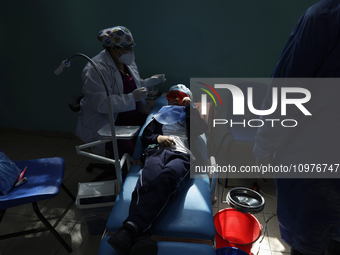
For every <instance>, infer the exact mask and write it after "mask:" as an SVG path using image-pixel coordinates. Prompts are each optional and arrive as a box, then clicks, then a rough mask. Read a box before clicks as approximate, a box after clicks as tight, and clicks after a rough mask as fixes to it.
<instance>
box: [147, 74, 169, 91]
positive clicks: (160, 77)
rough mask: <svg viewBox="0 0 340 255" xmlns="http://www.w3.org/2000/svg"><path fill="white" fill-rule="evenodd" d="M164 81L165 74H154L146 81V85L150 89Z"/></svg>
mask: <svg viewBox="0 0 340 255" xmlns="http://www.w3.org/2000/svg"><path fill="white" fill-rule="evenodd" d="M165 81H166V79H165V74H155V75H153V76H151V77H150V78H148V79H146V84H147V86H148V87H149V88H150V87H153V86H155V85H157V84H159V83H161V82H165Z"/></svg>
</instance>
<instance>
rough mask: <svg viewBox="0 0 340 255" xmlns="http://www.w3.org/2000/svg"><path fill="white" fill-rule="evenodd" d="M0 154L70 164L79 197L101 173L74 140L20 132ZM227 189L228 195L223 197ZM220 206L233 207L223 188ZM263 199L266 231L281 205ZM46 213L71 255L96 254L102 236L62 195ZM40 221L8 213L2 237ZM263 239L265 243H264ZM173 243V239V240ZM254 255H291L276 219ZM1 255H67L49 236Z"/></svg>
mask: <svg viewBox="0 0 340 255" xmlns="http://www.w3.org/2000/svg"><path fill="white" fill-rule="evenodd" d="M0 131H1V133H0V149H1V150H3V151H4V152H5V153H6V154H7V155H8V156H9V157H10V158H12V159H14V160H27V159H34V158H42V157H55V156H57V157H63V158H64V159H65V162H66V169H65V177H64V184H65V185H66V186H67V187H68V188H69V189H70V190H71V191H72V193H73V194H74V195H76V193H77V186H78V183H79V182H89V181H91V180H92V179H93V178H94V177H95V176H96V175H97V174H99V173H101V170H96V169H95V170H94V171H93V172H92V173H89V172H87V171H86V170H85V168H86V166H87V165H88V163H89V162H93V160H91V159H89V158H85V157H83V156H78V155H77V154H76V152H75V148H74V146H75V145H77V144H81V142H80V141H79V140H78V139H77V138H75V137H74V136H73V135H70V134H52V135H51V134H47V133H37V132H28V131H25V132H22V131H20V132H19V131H18V130H15V131H14V132H13V131H11V132H9V131H10V130H7V129H5V130H1V129H0ZM253 181H254V180H248V179H243V180H229V185H230V186H241V187H251V185H252V183H253ZM260 186H261V190H263V191H264V192H265V193H266V195H269V196H271V197H274V198H275V196H276V195H275V187H274V183H273V182H272V181H269V183H267V184H265V185H264V184H261V185H260ZM229 189H230V188H228V189H225V192H224V197H225V195H226V194H227V192H228V190H229ZM217 194H218V202H217V203H216V204H215V205H213V212H214V214H215V213H217V212H218V211H219V210H221V209H224V208H226V207H228V206H227V205H226V204H223V203H222V202H221V201H220V200H221V195H222V185H219V187H218V191H217ZM266 195H263V196H264V197H265V199H266V206H265V208H264V211H263V212H262V213H259V214H255V215H254V216H255V217H256V218H257V219H258V220H259V221H260V222H261V224H262V225H263V226H264V225H265V220H266V219H267V218H268V217H269V216H270V214H271V213H272V212H273V211H275V208H276V200H275V199H272V198H269V197H267V196H266ZM38 205H39V208H40V209H41V212H42V213H43V214H44V215H45V216H46V218H47V219H48V220H49V221H50V222H51V224H52V225H54V226H55V227H56V229H57V231H58V232H59V233H60V234H61V236H62V237H63V238H64V239H65V240H66V242H67V243H68V244H69V245H70V246H71V247H72V249H73V253H72V254H85V255H87V254H88V255H92V254H97V251H98V247H99V243H100V240H101V235H90V234H89V233H88V231H87V228H86V225H85V224H84V223H83V222H82V214H81V212H80V210H79V209H78V208H76V206H75V205H74V203H73V202H72V201H71V199H70V198H69V197H68V196H67V195H66V193H65V192H64V191H63V190H62V189H61V191H60V193H59V194H58V195H57V196H56V197H55V198H53V199H50V200H45V201H41V202H39V203H38ZM40 224H41V223H40V221H39V220H38V219H37V217H36V216H35V214H34V212H33V209H32V207H31V205H24V206H19V207H14V208H11V209H8V210H7V212H6V214H5V217H4V219H3V221H2V222H1V224H0V234H7V233H10V232H15V231H20V230H23V229H30V228H32V227H36V226H37V225H39V226H40ZM261 239H262V237H261V238H260V240H261ZM170 240H172V239H170ZM252 252H253V253H254V254H255V255H256V254H261V255H267V254H268V255H269V254H272V255H279V254H289V247H288V246H287V245H286V244H285V243H284V242H283V241H282V240H281V239H280V233H279V228H278V222H277V217H276V216H275V217H273V218H272V219H271V220H270V221H269V222H268V225H267V231H266V232H265V236H264V238H263V239H262V242H259V241H257V242H256V243H255V244H254V245H253V249H252ZM0 254H3V255H16V254H20V255H22V254H29V255H30V254H34V255H40V254H41V255H49V254H55V255H62V254H68V252H67V251H66V250H65V249H64V247H62V246H61V245H60V244H59V242H58V241H57V240H56V238H55V237H54V236H53V235H52V234H50V233H49V232H41V233H38V234H31V235H27V236H22V237H16V238H11V239H6V240H1V241H0Z"/></svg>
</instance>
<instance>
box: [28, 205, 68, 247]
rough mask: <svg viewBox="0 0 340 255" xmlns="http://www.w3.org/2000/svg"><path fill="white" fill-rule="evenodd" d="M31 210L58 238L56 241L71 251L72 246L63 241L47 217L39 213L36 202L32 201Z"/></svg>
mask: <svg viewBox="0 0 340 255" xmlns="http://www.w3.org/2000/svg"><path fill="white" fill-rule="evenodd" d="M32 205H33V210H34V212H35V214H36V215H37V216H38V218H39V219H40V220H41V221H42V223H44V225H45V226H46V227H47V228H48V229H49V230H50V231H51V233H52V234H53V235H54V236H55V237H56V238H57V239H58V241H59V242H60V243H61V244H62V246H64V248H65V249H66V250H67V251H68V252H69V253H71V252H72V248H71V247H70V246H69V245H68V244H67V243H66V242H65V240H64V239H63V238H62V237H61V236H60V235H59V233H58V232H57V231H56V230H55V229H54V227H53V226H52V225H51V224H50V223H49V222H48V221H47V219H46V218H45V217H44V216H43V215H42V214H41V212H40V210H39V207H38V204H37V202H33V203H32Z"/></svg>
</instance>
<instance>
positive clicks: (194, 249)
mask: <svg viewBox="0 0 340 255" xmlns="http://www.w3.org/2000/svg"><path fill="white" fill-rule="evenodd" d="M108 238H109V237H106V238H104V239H103V240H102V241H101V243H100V247H99V253H98V254H99V255H118V253H117V252H116V251H115V250H114V249H113V248H112V247H111V246H110V245H109V244H108V242H107V239H108ZM157 243H158V253H157V254H158V255H174V254H186V255H191V254H192V255H215V249H214V248H213V247H212V246H210V245H206V244H196V243H178V242H163V241H162V242H157Z"/></svg>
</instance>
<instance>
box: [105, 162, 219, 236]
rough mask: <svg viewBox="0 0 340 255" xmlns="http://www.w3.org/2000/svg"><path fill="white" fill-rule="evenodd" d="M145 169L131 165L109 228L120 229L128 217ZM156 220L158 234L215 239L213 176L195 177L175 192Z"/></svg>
mask: <svg viewBox="0 0 340 255" xmlns="http://www.w3.org/2000/svg"><path fill="white" fill-rule="evenodd" d="M141 169H142V165H134V166H132V167H131V168H130V170H129V173H128V175H127V178H126V180H125V182H124V185H123V188H122V189H121V191H120V193H119V195H118V197H117V200H116V202H115V205H114V207H113V209H112V211H111V214H110V217H109V219H108V221H107V224H106V229H107V230H108V231H112V232H115V231H117V230H118V229H119V228H120V227H121V226H122V224H123V221H124V220H125V219H126V218H127V216H128V213H129V205H130V203H131V194H132V192H133V190H134V188H135V185H136V182H137V180H138V178H139V175H140V170H141ZM154 224H155V228H154V235H157V236H172V237H181V238H195V239H204V240H213V239H214V236H215V227H214V222H213V214H212V207H211V198H210V183H209V178H207V177H205V178H191V179H190V180H189V182H188V183H187V185H186V186H185V187H184V189H183V190H182V191H181V192H180V193H177V194H175V196H174V197H173V199H172V200H171V201H170V202H169V204H168V205H167V206H166V208H165V209H164V211H163V212H162V213H161V215H160V216H159V218H158V219H157V220H156V221H155V223H154Z"/></svg>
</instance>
